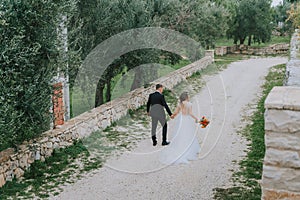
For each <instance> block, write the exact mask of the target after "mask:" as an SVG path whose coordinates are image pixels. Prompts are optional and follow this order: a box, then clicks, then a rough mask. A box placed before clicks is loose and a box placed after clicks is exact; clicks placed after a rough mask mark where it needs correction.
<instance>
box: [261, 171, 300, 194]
mask: <svg viewBox="0 0 300 200" xmlns="http://www.w3.org/2000/svg"><path fill="white" fill-rule="evenodd" d="M262 187H263V188H268V189H273V190H286V191H291V192H299V191H300V170H296V169H291V168H280V167H276V166H268V165H264V166H263V175H262Z"/></svg>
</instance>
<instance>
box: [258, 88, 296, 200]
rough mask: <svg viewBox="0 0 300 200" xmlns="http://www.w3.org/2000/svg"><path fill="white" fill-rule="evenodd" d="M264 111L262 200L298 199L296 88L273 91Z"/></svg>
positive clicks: (275, 89) (274, 89)
mask: <svg viewBox="0 0 300 200" xmlns="http://www.w3.org/2000/svg"><path fill="white" fill-rule="evenodd" d="M265 108H266V112H265V145H266V154H265V158H264V165H263V175H262V194H263V195H262V199H265V200H269V199H289V200H292V199H295V200H296V199H300V87H274V88H273V89H272V91H271V92H270V94H269V95H268V97H267V99H266V102H265Z"/></svg>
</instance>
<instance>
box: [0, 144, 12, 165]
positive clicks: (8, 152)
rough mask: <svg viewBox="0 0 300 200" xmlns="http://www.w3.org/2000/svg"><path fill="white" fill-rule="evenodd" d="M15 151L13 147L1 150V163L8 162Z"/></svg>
mask: <svg viewBox="0 0 300 200" xmlns="http://www.w3.org/2000/svg"><path fill="white" fill-rule="evenodd" d="M14 153H15V150H14V149H13V148H9V149H6V150H4V151H1V152H0V163H3V162H6V161H8V160H9V158H10V156H11V155H13V154H14Z"/></svg>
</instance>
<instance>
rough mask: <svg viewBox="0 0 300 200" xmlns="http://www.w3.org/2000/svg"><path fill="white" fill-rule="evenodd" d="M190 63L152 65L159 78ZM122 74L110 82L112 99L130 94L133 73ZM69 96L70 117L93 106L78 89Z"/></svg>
mask: <svg viewBox="0 0 300 200" xmlns="http://www.w3.org/2000/svg"><path fill="white" fill-rule="evenodd" d="M190 63H191V62H190V61H189V60H180V61H179V62H178V63H176V64H175V65H171V64H158V65H154V67H155V68H156V69H157V72H158V73H157V74H158V78H159V77H163V76H165V75H167V74H169V73H170V72H172V71H175V70H177V69H180V68H182V67H184V66H186V65H188V64H190ZM141 67H143V66H141ZM145 67H151V66H150V65H145ZM122 73H123V74H122ZM122 73H120V74H118V75H117V76H116V77H115V78H114V79H113V80H112V82H111V91H112V99H115V98H118V97H120V96H122V95H124V94H126V93H128V92H130V89H131V85H132V83H133V79H134V75H135V71H134V70H129V71H127V69H125V70H124V71H123V72H122ZM155 79H157V78H155ZM155 79H154V80H155ZM152 81H153V80H152ZM106 90H107V88H106V87H105V88H104V93H105V91H106ZM71 96H72V111H73V112H72V117H75V116H78V115H79V114H81V113H83V112H86V111H88V110H90V109H91V107H92V106H93V101H92V100H90V103H89V101H88V98H86V96H84V95H83V92H82V91H81V90H80V89H74V92H72V94H71ZM73 108H74V109H73Z"/></svg>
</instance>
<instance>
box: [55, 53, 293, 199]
mask: <svg viewBox="0 0 300 200" xmlns="http://www.w3.org/2000/svg"><path fill="white" fill-rule="evenodd" d="M286 62H287V58H281V57H274V58H257V59H249V60H244V61H240V62H235V63H232V64H230V65H229V66H228V68H227V69H225V70H223V71H222V72H220V73H219V74H216V75H213V76H207V77H204V78H205V81H206V85H205V87H203V89H202V90H201V91H199V93H197V95H195V96H194V97H193V99H192V102H193V107H194V108H195V114H197V115H198V116H199V117H200V116H202V115H205V116H207V117H208V118H209V119H211V124H210V126H209V128H206V129H200V128H199V130H198V131H197V133H196V134H195V135H196V136H197V137H198V139H199V141H200V145H201V152H200V155H199V159H198V160H196V161H192V162H190V163H189V164H181V165H171V166H164V165H162V164H161V163H160V162H159V160H158V157H159V154H160V153H161V151H162V150H164V149H163V148H164V147H161V146H160V145H158V146H156V147H153V146H152V144H151V140H150V139H147V140H143V141H141V142H140V143H139V144H138V146H137V147H136V148H135V149H134V150H133V151H131V152H124V154H123V155H121V156H120V157H118V158H111V159H110V160H108V161H107V163H106V165H105V166H104V167H103V168H101V169H98V170H97V171H96V172H95V173H93V174H91V175H88V176H86V177H85V178H83V179H82V180H79V181H77V182H76V183H74V184H72V185H67V186H64V187H63V189H64V191H63V192H62V193H61V194H60V195H59V196H56V197H52V199H60V200H61V199H66V200H67V199H73V200H77V199H89V200H91V199H99V200H102V199H109V200H114V199H122V200H125V199H128V200H134V199H143V200H144V199H162V200H163V199H170V200H174V199H201V200H205V199H213V189H214V188H216V187H223V186H228V185H230V178H231V175H232V170H233V169H236V168H237V167H238V166H237V164H234V163H233V161H235V160H236V161H238V160H240V159H241V158H242V157H243V156H245V152H244V151H245V150H246V149H247V145H246V141H245V140H244V139H243V138H242V137H241V136H240V135H238V134H237V131H238V129H239V128H240V126H241V117H242V112H243V110H245V108H247V105H249V104H253V103H255V100H257V95H259V94H260V92H261V88H260V86H261V85H262V84H263V81H264V77H265V76H266V75H267V73H268V69H269V68H270V67H271V66H274V65H278V64H282V63H286ZM172 126H174V121H170V123H169V127H172ZM149 131H150V130H149ZM170 132H171V131H170ZM169 137H170V138H171V137H172V136H171V135H170V136H169Z"/></svg>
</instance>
